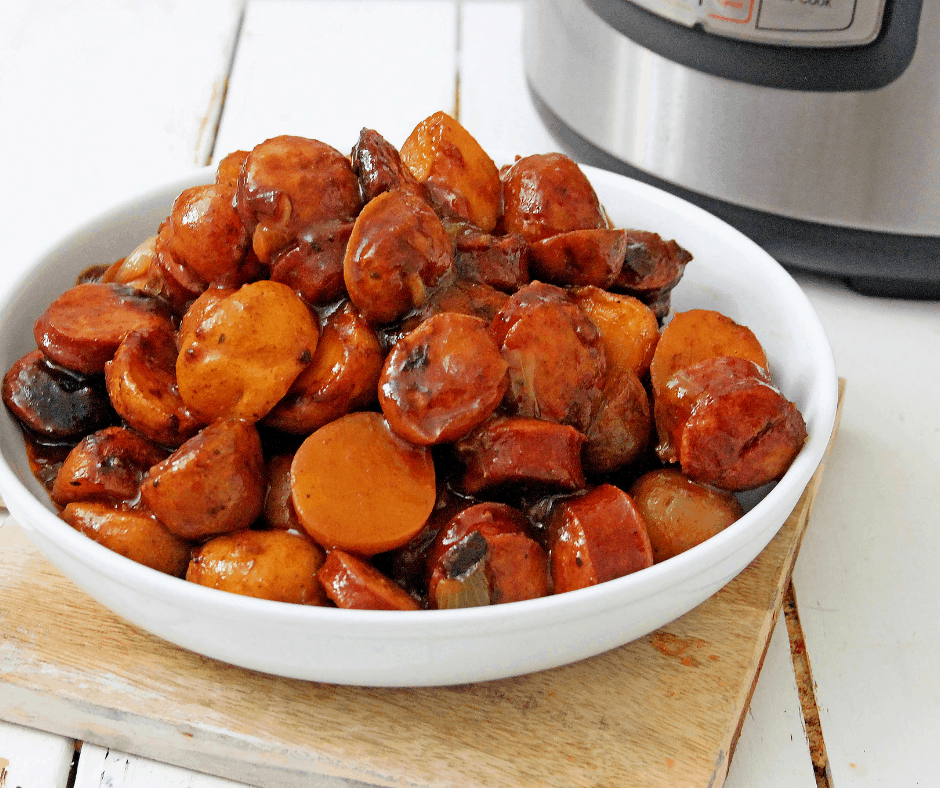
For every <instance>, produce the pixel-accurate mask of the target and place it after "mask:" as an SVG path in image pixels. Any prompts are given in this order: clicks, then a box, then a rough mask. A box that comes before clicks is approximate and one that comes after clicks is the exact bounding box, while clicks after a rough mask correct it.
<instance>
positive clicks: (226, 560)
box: [186, 530, 327, 605]
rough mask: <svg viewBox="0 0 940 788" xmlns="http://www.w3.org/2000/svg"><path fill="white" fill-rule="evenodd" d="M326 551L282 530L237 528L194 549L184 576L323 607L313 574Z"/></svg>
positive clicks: (248, 593) (247, 593) (255, 594)
mask: <svg viewBox="0 0 940 788" xmlns="http://www.w3.org/2000/svg"><path fill="white" fill-rule="evenodd" d="M325 559H326V553H325V552H324V551H323V548H322V547H320V546H319V545H316V544H314V543H313V542H311V541H310V540H309V539H308V538H307V537H306V536H304V535H302V534H298V533H289V532H287V531H249V530H246V531H237V532H235V533H230V534H224V535H222V536H216V537H214V538H212V539H210V540H209V541H207V542H206V543H205V544H203V545H200V546H199V547H197V548H196V549H195V550H194V551H193V556H192V561H190V563H189V567H188V568H187V570H186V579H187V580H188V581H189V582H190V583H196V584H198V585H201V586H206V587H207V588H216V589H218V590H220V591H227V592H229V593H230V594H241V595H242V596H251V597H255V598H257V599H270V600H273V601H275V602H287V603H288V604H294V605H325V604H326V603H327V600H326V594H325V593H324V590H323V586H322V585H321V584H320V581H319V580H318V579H317V572H318V571H319V569H320V567H322V566H323V562H324V560H325Z"/></svg>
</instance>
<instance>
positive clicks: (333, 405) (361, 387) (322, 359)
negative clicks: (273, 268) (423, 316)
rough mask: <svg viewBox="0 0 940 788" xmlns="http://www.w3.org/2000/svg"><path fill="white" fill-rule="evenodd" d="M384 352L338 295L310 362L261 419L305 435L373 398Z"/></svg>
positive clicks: (280, 428) (360, 406) (369, 402)
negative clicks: (339, 303) (340, 300)
mask: <svg viewBox="0 0 940 788" xmlns="http://www.w3.org/2000/svg"><path fill="white" fill-rule="evenodd" d="M384 360H385V352H384V351H383V349H382V345H381V344H380V342H379V338H378V336H377V335H376V333H375V331H374V330H373V329H372V327H371V326H369V325H368V324H367V323H366V321H365V320H363V319H362V316H361V315H360V314H359V313H358V312H357V311H356V309H355V307H353V305H352V304H350V303H349V302H348V301H344V302H343V303H342V304H341V305H339V306H338V307H337V308H336V309H334V310H333V311H332V312H330V313H329V314H328V315H327V317H326V319H325V321H324V323H323V328H322V330H321V332H320V339H319V341H318V342H317V349H316V351H315V352H314V354H313V359H312V360H311V362H310V364H309V365H308V366H307V368H306V369H304V371H303V372H301V373H300V375H298V376H297V378H296V379H295V380H294V382H293V383H292V384H291V387H290V388H289V389H288V391H287V394H285V395H284V397H283V398H282V399H281V400H280V401H279V402H278V403H277V404H276V405H275V406H274V407H273V408H272V409H271V410H270V411H269V412H268V414H267V415H266V416H265V417H264V419H263V420H262V421H263V423H264V424H265V425H267V426H269V427H275V428H276V429H279V430H283V431H284V432H289V433H292V434H295V435H309V434H310V433H311V432H313V431H314V430H316V429H319V428H320V427H322V426H323V425H324V424H328V423H329V422H331V421H333V420H334V419H338V418H339V417H340V416H344V415H346V414H347V413H351V412H353V411H356V410H363V409H366V408H368V407H370V406H371V405H372V404H373V403H375V401H376V398H377V396H378V383H379V375H380V373H381V371H382V364H383V362H384Z"/></svg>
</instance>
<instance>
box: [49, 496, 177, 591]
mask: <svg viewBox="0 0 940 788" xmlns="http://www.w3.org/2000/svg"><path fill="white" fill-rule="evenodd" d="M59 516H60V517H61V518H62V519H63V520H64V521H65V522H67V523H68V524H69V525H70V526H72V528H74V529H75V530H76V531H79V532H81V533H83V534H85V536H87V537H89V538H90V539H94V540H95V541H96V542H98V544H100V545H102V546H104V547H107V548H108V549H109V550H113V551H114V552H115V553H118V554H119V555H123V556H124V557H125V558H130V559H131V560H132V561H136V562H137V563H138V564H143V565H144V566H149V567H150V568H151V569H156V570H157V571H158V572H164V573H165V574H168V575H173V576H174V577H182V576H183V574H184V573H185V572H186V567H187V565H188V564H189V553H190V543H189V542H188V541H186V540H185V539H182V538H180V537H179V536H175V535H174V534H172V533H171V532H170V531H169V530H168V529H167V528H166V527H165V526H164V525H163V524H162V523H160V522H159V521H158V520H156V519H155V518H154V517H152V516H151V515H150V514H148V513H147V512H140V511H132V510H124V509H115V508H113V507H111V506H109V505H108V504H106V503H96V502H76V503H70V504H68V505H67V506H66V507H65V509H63V510H62V512H61V513H60V515H59Z"/></svg>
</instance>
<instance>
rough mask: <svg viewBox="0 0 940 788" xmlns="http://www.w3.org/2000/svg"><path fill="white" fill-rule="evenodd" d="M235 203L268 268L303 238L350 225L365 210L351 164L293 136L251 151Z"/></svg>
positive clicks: (333, 152)
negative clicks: (336, 225) (331, 227)
mask: <svg viewBox="0 0 940 788" xmlns="http://www.w3.org/2000/svg"><path fill="white" fill-rule="evenodd" d="M234 203H235V208H236V210H237V211H238V213H239V215H240V216H241V218H242V221H243V222H244V223H245V225H246V227H247V228H248V230H249V232H250V233H251V234H252V241H251V243H252V248H253V249H254V252H255V254H256V255H257V256H258V259H259V260H260V261H261V262H262V263H264V264H265V265H270V264H271V262H272V261H273V260H274V258H275V257H276V256H277V254H278V252H281V251H282V250H284V249H286V248H287V247H288V246H290V245H291V244H292V243H294V242H295V241H296V240H297V238H298V237H300V235H301V233H303V232H305V231H309V230H310V229H311V228H315V227H320V226H322V225H325V224H327V225H328V224H333V223H335V222H337V221H350V220H352V219H354V218H355V217H356V216H357V215H358V213H359V211H360V210H361V209H362V198H361V195H360V193H359V181H358V179H357V178H356V174H355V173H354V172H353V170H352V166H351V165H350V163H349V160H348V159H347V158H346V157H345V156H343V154H342V153H340V152H339V151H337V150H336V149H334V148H332V147H331V146H329V145H327V144H326V143H323V142H320V141H318V140H312V139H308V138H306V137H297V136H290V135H282V136H278V137H272V138H271V139H268V140H265V141H264V142H262V143H260V144H259V145H256V146H255V147H254V148H252V150H251V152H250V153H249V154H248V157H247V158H246V159H245V163H244V165H243V166H242V168H241V172H240V174H239V179H238V186H237V189H236V191H235V197H234Z"/></svg>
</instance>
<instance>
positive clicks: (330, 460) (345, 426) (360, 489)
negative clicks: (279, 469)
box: [291, 411, 437, 556]
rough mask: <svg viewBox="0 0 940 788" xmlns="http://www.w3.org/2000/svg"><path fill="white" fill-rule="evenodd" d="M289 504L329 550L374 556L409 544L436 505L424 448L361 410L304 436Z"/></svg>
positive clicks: (431, 469)
mask: <svg viewBox="0 0 940 788" xmlns="http://www.w3.org/2000/svg"><path fill="white" fill-rule="evenodd" d="M291 490H292V495H293V501H294V509H295V510H296V512H297V517H298V519H299V520H300V522H301V524H302V525H303V527H304V529H305V530H306V531H307V533H308V534H309V535H310V536H311V537H312V538H313V539H314V540H315V541H316V542H317V543H318V544H321V545H323V547H325V548H326V549H327V550H333V549H340V550H345V551H348V552H351V553H357V554H359V555H366V556H369V555H375V554H376V553H382V552H386V551H388V550H392V549H394V548H396V547H401V546H402V545H404V544H406V543H407V542H408V541H409V540H410V539H411V538H412V537H413V536H414V535H415V534H417V533H418V532H419V531H420V530H421V528H422V526H423V525H424V523H425V521H426V520H427V519H428V516H429V515H430V514H431V512H432V511H433V509H434V503H435V499H436V496H437V487H436V477H435V468H434V461H433V458H432V456H431V452H430V450H429V449H427V448H425V447H422V446H415V445H414V444H411V443H408V442H407V441H405V440H404V439H403V438H400V437H398V435H396V434H395V433H394V432H393V431H392V430H391V428H390V427H389V426H388V423H387V422H386V421H385V419H384V418H383V417H382V414H380V413H375V412H372V411H359V412H357V413H350V414H348V415H346V416H342V417H340V418H338V419H336V421H331V422H330V423H329V424H327V425H325V426H323V427H321V428H320V429H318V430H317V431H316V432H314V433H313V434H312V435H310V436H309V437H308V438H306V439H305V440H304V442H303V443H302V444H301V445H300V448H299V449H297V452H296V453H295V454H294V461H293V463H292V464H291Z"/></svg>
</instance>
